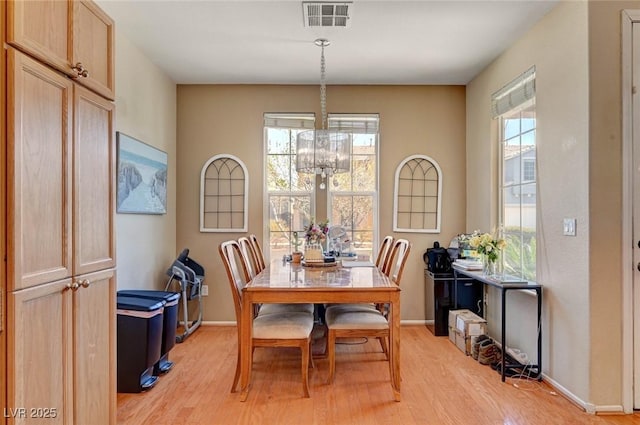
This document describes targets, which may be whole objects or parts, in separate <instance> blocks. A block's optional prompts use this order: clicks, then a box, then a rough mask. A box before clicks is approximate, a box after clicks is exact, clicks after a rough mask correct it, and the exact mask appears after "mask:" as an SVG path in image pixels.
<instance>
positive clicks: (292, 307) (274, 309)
mask: <svg viewBox="0 0 640 425" xmlns="http://www.w3.org/2000/svg"><path fill="white" fill-rule="evenodd" d="M295 312H300V313H309V314H313V304H309V303H305V304H275V303H274V304H262V305H261V306H260V310H259V311H258V314H260V315H264V314H273V313H295Z"/></svg>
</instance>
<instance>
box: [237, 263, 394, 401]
mask: <svg viewBox="0 0 640 425" xmlns="http://www.w3.org/2000/svg"><path fill="white" fill-rule="evenodd" d="M264 303H314V304H325V303H331V304H335V303H375V304H386V305H388V316H387V320H388V322H389V353H388V355H389V362H390V366H389V371H390V375H391V387H392V390H393V398H394V399H395V400H396V401H400V381H401V379H400V287H399V286H398V285H397V284H395V283H394V282H393V280H392V279H390V278H389V277H388V276H386V275H385V274H384V273H382V272H381V271H380V270H379V269H378V268H377V267H375V266H374V265H373V264H372V263H370V262H347V261H345V262H344V263H342V262H340V261H337V262H336V263H335V264H331V263H327V264H316V265H311V264H310V265H309V266H305V265H302V264H292V263H290V262H287V261H284V260H272V261H271V262H270V263H269V264H268V265H267V267H266V268H265V269H264V270H262V271H261V272H260V273H258V274H257V275H256V276H255V277H254V278H253V279H252V280H251V281H249V282H248V283H247V284H246V285H245V286H244V288H243V289H242V317H241V323H240V345H241V346H240V386H241V396H240V400H241V401H246V399H247V396H248V394H249V389H250V386H251V369H252V364H253V358H252V357H253V350H252V349H251V338H252V330H253V318H254V311H255V310H254V307H255V306H256V305H258V304H264Z"/></svg>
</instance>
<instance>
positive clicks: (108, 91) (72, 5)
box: [7, 0, 115, 100]
mask: <svg viewBox="0 0 640 425" xmlns="http://www.w3.org/2000/svg"><path fill="white" fill-rule="evenodd" d="M7 6H8V10H7V11H8V14H7V42H8V43H9V44H11V45H13V46H16V47H17V48H19V49H20V50H22V51H24V52H27V53H28V54H29V55H31V56H33V57H34V58H37V59H38V60H40V61H42V62H44V63H46V64H48V65H50V66H52V67H54V68H56V69H58V70H60V71H62V72H63V73H65V74H67V75H69V76H70V77H72V78H75V79H77V80H78V82H79V83H80V84H82V85H84V86H86V87H88V88H90V89H92V90H93V91H95V92H97V93H100V94H101V95H102V96H104V97H106V98H107V99H111V100H113V99H114V98H115V97H114V80H115V75H114V66H113V63H114V61H113V55H114V49H113V37H114V34H113V31H114V28H113V20H111V18H109V16H107V15H106V14H105V13H104V12H103V11H102V10H101V9H100V8H99V7H97V6H96V5H95V4H94V3H92V2H91V1H84V0H37V1H32V0H30V1H20V0H19V1H13V0H10V1H9V2H8V5H7Z"/></svg>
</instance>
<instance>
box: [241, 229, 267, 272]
mask: <svg viewBox="0 0 640 425" xmlns="http://www.w3.org/2000/svg"><path fill="white" fill-rule="evenodd" d="M238 244H240V250H241V251H242V254H243V256H244V257H245V260H246V262H247V272H248V273H249V277H250V278H252V279H253V278H254V277H255V276H256V275H257V274H258V273H260V272H261V271H262V269H260V262H259V260H258V257H257V253H256V250H255V247H254V245H253V242H251V240H250V239H249V238H248V237H246V236H243V237H241V238H238Z"/></svg>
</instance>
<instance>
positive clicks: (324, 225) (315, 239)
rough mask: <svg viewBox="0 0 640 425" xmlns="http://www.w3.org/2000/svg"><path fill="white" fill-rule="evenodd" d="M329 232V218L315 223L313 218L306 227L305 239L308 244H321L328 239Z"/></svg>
mask: <svg viewBox="0 0 640 425" xmlns="http://www.w3.org/2000/svg"><path fill="white" fill-rule="evenodd" d="M328 232H329V220H325V221H320V222H318V223H314V220H313V219H311V221H310V222H309V225H308V226H307V227H305V229H304V239H305V244H306V246H310V245H320V246H322V244H323V243H324V241H325V240H326V239H327V233H328Z"/></svg>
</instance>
